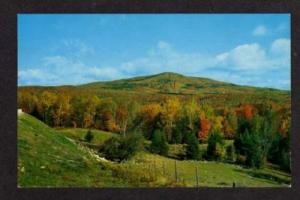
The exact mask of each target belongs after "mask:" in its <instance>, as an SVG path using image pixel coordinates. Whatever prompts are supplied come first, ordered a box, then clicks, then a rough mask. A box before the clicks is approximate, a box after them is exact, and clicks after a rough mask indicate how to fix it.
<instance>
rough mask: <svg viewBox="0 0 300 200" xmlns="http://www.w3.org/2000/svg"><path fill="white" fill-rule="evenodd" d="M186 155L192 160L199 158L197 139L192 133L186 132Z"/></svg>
mask: <svg viewBox="0 0 300 200" xmlns="http://www.w3.org/2000/svg"><path fill="white" fill-rule="evenodd" d="M186 157H187V159H193V160H198V159H200V152H199V141H198V139H197V137H196V135H195V134H193V133H188V134H187V146H186Z"/></svg>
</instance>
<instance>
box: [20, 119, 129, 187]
mask: <svg viewBox="0 0 300 200" xmlns="http://www.w3.org/2000/svg"><path fill="white" fill-rule="evenodd" d="M125 183H126V182H125V181H124V180H122V179H118V178H115V177H113V176H112V171H110V170H108V169H106V170H104V169H100V167H99V164H98V161H97V158H96V157H95V156H93V154H91V153H90V152H89V151H87V150H86V149H85V148H83V147H80V146H78V145H77V144H76V143H75V142H74V141H73V140H70V139H68V138H67V137H65V136H64V135H63V134H60V133H59V132H57V131H55V130H53V129H52V128H50V127H48V126H47V125H45V124H44V123H42V122H41V121H39V120H37V119H36V118H34V117H32V116H30V115H27V114H22V115H20V116H19V117H18V184H19V187H69V186H72V187H112V186H115V187H116V186H119V187H122V186H125V185H126V186H128V183H126V184H125Z"/></svg>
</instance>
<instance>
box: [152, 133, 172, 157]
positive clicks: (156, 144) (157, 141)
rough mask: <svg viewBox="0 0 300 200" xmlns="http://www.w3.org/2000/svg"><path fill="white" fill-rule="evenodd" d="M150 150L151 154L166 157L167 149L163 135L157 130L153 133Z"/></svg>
mask: <svg viewBox="0 0 300 200" xmlns="http://www.w3.org/2000/svg"><path fill="white" fill-rule="evenodd" d="M150 150H151V151H152V152H153V153H157V154H160V155H167V153H168V150H169V147H168V144H167V140H166V137H165V134H164V133H163V132H162V131H160V130H159V129H156V130H155V131H154V133H153V136H152V139H151V145H150Z"/></svg>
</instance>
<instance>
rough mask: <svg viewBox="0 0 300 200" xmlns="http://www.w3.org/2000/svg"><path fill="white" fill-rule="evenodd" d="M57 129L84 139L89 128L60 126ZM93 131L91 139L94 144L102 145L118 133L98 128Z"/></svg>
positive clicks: (80, 139)
mask: <svg viewBox="0 0 300 200" xmlns="http://www.w3.org/2000/svg"><path fill="white" fill-rule="evenodd" d="M56 130H57V131H59V132H60V133H62V134H64V135H65V136H67V137H69V138H72V139H74V140H78V141H84V136H85V135H86V133H87V131H88V129H83V128H76V129H74V128H59V129H56ZM91 132H92V134H93V136H94V138H93V140H92V141H91V144H94V145H101V144H103V142H104V141H105V140H107V139H109V138H110V137H112V136H117V135H118V134H114V133H111V132H106V131H100V130H96V129H91Z"/></svg>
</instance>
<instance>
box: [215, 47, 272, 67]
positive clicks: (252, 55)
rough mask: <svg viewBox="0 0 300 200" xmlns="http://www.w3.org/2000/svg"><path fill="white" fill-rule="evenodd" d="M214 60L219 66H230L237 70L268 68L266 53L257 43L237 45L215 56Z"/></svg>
mask: <svg viewBox="0 0 300 200" xmlns="http://www.w3.org/2000/svg"><path fill="white" fill-rule="evenodd" d="M216 59H217V61H218V62H219V64H220V65H222V64H225V65H230V67H233V68H234V69H239V70H253V69H257V68H261V67H263V66H268V59H267V57H266V51H265V50H264V49H263V48H262V47H261V46H260V45H259V44H257V43H253V44H243V45H239V46H237V47H235V48H234V49H232V50H230V51H229V52H225V53H222V54H219V55H217V56H216Z"/></svg>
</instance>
